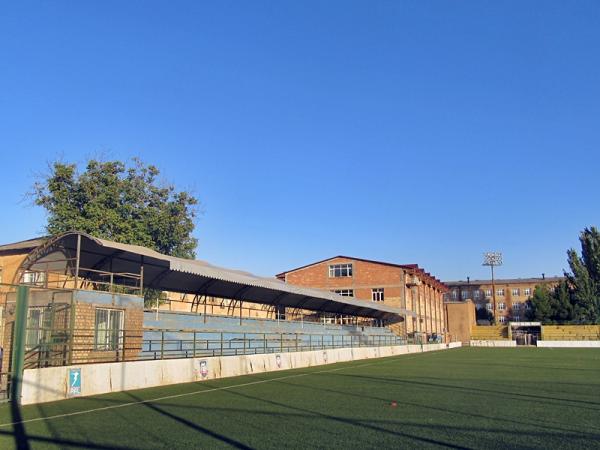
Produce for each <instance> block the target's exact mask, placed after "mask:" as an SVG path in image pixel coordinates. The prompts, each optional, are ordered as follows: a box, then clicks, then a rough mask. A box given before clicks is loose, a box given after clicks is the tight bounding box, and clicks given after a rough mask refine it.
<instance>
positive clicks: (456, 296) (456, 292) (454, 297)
mask: <svg viewBox="0 0 600 450" xmlns="http://www.w3.org/2000/svg"><path fill="white" fill-rule="evenodd" d="M452 300H458V291H457V290H456V289H453V290H452Z"/></svg>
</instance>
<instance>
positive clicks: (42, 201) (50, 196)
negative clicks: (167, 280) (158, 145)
mask: <svg viewBox="0 0 600 450" xmlns="http://www.w3.org/2000/svg"><path fill="white" fill-rule="evenodd" d="M159 173H160V172H159V170H158V169H157V168H156V167H155V166H153V165H146V164H144V163H143V162H142V161H140V160H139V159H137V158H135V159H133V160H132V164H131V165H129V166H128V165H127V164H125V163H123V162H121V161H106V162H102V161H97V160H94V159H92V160H90V161H88V163H87V165H86V168H85V170H84V171H83V172H81V173H80V172H78V170H77V166H76V165H75V164H66V163H63V162H55V163H54V164H52V166H51V170H50V173H49V174H48V175H46V176H45V177H43V178H42V179H41V180H39V181H38V182H36V183H35V185H34V188H33V198H34V203H35V204H36V205H39V206H41V207H43V208H44V209H45V210H46V211H47V213H48V223H47V225H46V230H47V232H48V233H49V234H51V235H55V234H59V233H64V232H67V231H73V230H76V231H83V232H86V233H89V234H91V235H93V236H97V237H100V238H105V239H110V240H114V241H118V242H122V243H125V244H136V245H142V246H145V247H149V248H152V249H154V250H156V251H158V252H160V253H164V254H166V255H172V256H178V257H182V258H193V257H194V256H195V248H196V245H197V240H196V239H195V238H194V237H193V236H192V232H193V231H194V226H195V224H194V219H195V217H196V207H197V205H198V200H197V199H196V198H195V197H194V196H193V195H191V194H190V193H188V192H185V191H177V190H175V187H174V186H173V185H170V184H167V185H161V184H159V183H158V176H159ZM157 295H158V293H156V292H153V291H150V290H149V291H148V292H147V295H146V300H153V299H156V296H157Z"/></svg>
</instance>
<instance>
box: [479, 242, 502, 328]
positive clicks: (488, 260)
mask: <svg viewBox="0 0 600 450" xmlns="http://www.w3.org/2000/svg"><path fill="white" fill-rule="evenodd" d="M483 265H484V266H490V268H491V269H492V299H493V308H494V309H493V313H494V325H496V324H497V323H498V322H497V319H496V284H495V282H494V267H495V266H501V265H502V253H500V252H485V253H484V254H483Z"/></svg>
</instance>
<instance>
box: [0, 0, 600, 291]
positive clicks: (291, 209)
mask: <svg viewBox="0 0 600 450" xmlns="http://www.w3.org/2000/svg"><path fill="white" fill-rule="evenodd" d="M0 42H1V44H0V61H1V64H2V68H1V70H0V83H1V86H2V91H1V94H0V154H1V161H2V182H1V186H2V215H1V217H2V220H1V222H0V241H2V242H12V241H16V240H21V239H26V238H30V237H32V236H35V235H39V234H41V233H43V227H44V223H45V216H44V213H43V211H41V210H40V209H38V208H35V207H32V206H29V205H28V202H27V201H24V200H23V195H24V193H25V192H27V191H28V190H29V189H30V186H31V185H32V184H33V182H34V181H35V177H36V176H37V175H39V174H40V173H44V171H46V168H47V164H48V162H51V161H53V160H55V159H57V158H62V159H63V160H65V161H71V162H79V163H83V162H84V161H85V160H86V158H88V157H94V156H103V157H105V158H115V159H128V158H131V157H134V156H140V157H142V158H143V159H144V160H145V161H146V162H149V163H153V164H156V165H157V166H158V167H159V168H160V169H161V170H162V174H163V176H164V179H165V180H167V181H170V182H173V183H175V184H176V185H177V186H178V187H179V188H181V189H191V190H193V191H194V193H195V194H196V195H197V196H198V197H199V198H200V200H201V202H202V208H203V211H204V213H203V214H202V216H201V217H200V218H199V220H198V224H197V230H196V235H197V237H198V238H199V241H200V245H199V248H198V252H197V253H198V257H199V258H202V259H206V260H208V261H211V262H213V263H215V264H219V265H223V266H227V267H232V268H241V269H245V270H249V271H252V272H255V273H258V274H261V275H272V274H275V273H277V272H280V271H283V270H286V269H290V268H293V267H296V266H299V265H303V264H306V263H309V262H312V261H316V260H319V259H323V258H327V257H329V256H333V255H336V254H348V255H353V256H358V257H363V258H370V259H381V260H386V261H392V262H399V263H418V264H420V265H421V266H423V267H425V268H426V269H427V270H429V271H430V272H432V273H433V274H434V275H436V276H438V277H439V278H441V279H446V280H448V279H464V278H465V277H466V276H471V278H476V277H484V276H486V275H487V274H488V272H487V270H486V269H485V268H483V267H482V266H481V259H482V256H481V255H482V252H484V251H486V250H499V251H502V252H503V253H504V260H505V265H504V266H503V267H502V268H501V269H500V270H499V271H498V276H500V277H518V276H523V277H527V276H538V275H539V274H540V273H542V272H545V273H546V274H547V275H553V274H559V273H561V271H562V269H563V268H566V254H565V252H566V249H567V248H569V247H573V246H577V245H578V241H577V236H578V233H579V231H580V230H581V229H583V227H585V226H589V225H594V224H596V225H600V209H599V208H598V206H599V201H598V198H599V195H600V187H599V186H600V185H599V184H598V170H599V169H600V151H599V150H600V83H599V82H598V80H600V58H599V56H598V55H599V53H598V52H599V48H600V3H598V2H597V1H578V2H551V1H544V2H542V1H514V2H496V1H494V2H483V1H473V2H468V1H456V2H448V1H439V2H436V1H377V2H372V1H364V2H351V1H340V2H335V1H327V2H316V1H315V2H310V1H303V2H281V1H269V2H260V1H253V2H247V1H238V2H228V1H218V2H217V1H215V2H210V3H209V2H200V1H190V2H181V1H177V2H166V1H164V2H150V1H143V2H141V1H140V2H116V1H114V2H111V1H102V2H91V1H89V2H67V1H65V2H58V1H53V2H49V1H45V2H34V3H26V2H10V3H5V4H4V5H3V6H2V7H1V9H0Z"/></svg>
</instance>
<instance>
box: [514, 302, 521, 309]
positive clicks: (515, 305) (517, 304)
mask: <svg viewBox="0 0 600 450" xmlns="http://www.w3.org/2000/svg"><path fill="white" fill-rule="evenodd" d="M512 307H513V311H519V310H520V309H521V304H520V303H514V304H513V305H512Z"/></svg>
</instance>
